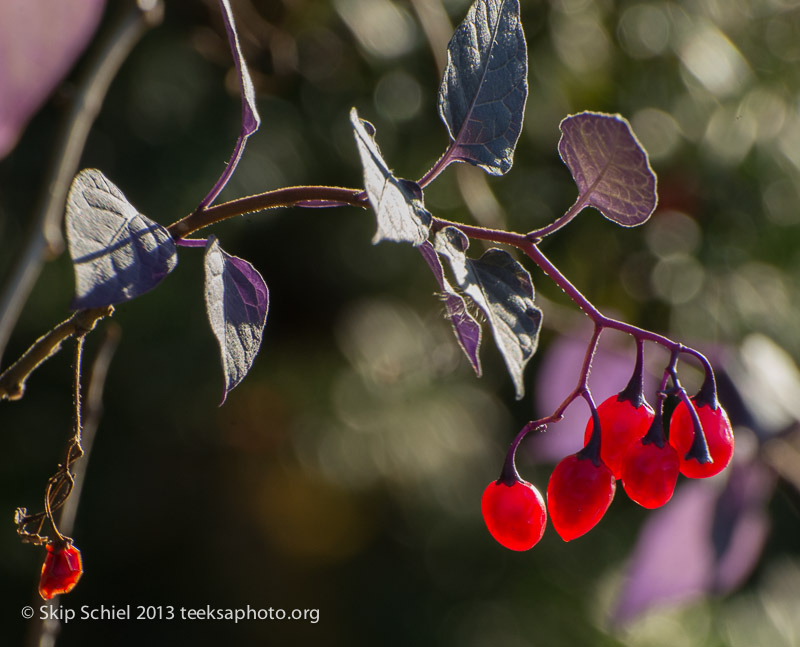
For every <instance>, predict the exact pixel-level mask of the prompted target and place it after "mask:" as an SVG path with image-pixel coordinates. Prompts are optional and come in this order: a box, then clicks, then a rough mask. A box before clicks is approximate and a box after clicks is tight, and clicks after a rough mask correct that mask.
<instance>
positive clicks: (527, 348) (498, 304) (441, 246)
mask: <svg viewBox="0 0 800 647" xmlns="http://www.w3.org/2000/svg"><path fill="white" fill-rule="evenodd" d="M467 247H469V240H468V239H467V237H466V236H465V235H464V234H463V233H461V232H460V231H459V230H458V229H456V228H455V227H445V228H444V229H442V230H441V231H439V232H438V233H437V234H436V239H435V249H436V251H437V252H438V253H439V254H441V255H442V256H444V257H445V258H447V260H448V261H449V262H450V267H451V268H452V270H453V276H455V279H456V283H457V284H458V287H459V288H460V289H461V291H462V292H464V293H465V294H466V295H467V296H469V297H470V298H471V299H472V300H473V301H474V302H475V304H476V305H477V306H478V307H479V308H480V309H481V310H482V311H483V313H484V314H485V315H486V318H487V320H488V322H489V326H490V327H491V329H492V335H493V336H494V341H495V344H496V345H497V348H498V350H499V351H500V354H501V355H502V356H503V360H504V361H505V363H506V368H507V369H508V373H509V375H510V376H511V380H512V381H513V383H514V388H515V390H516V395H517V399H520V398H522V396H523V394H524V392H525V386H524V384H523V381H522V374H523V372H524V370H525V365H526V364H527V363H528V360H530V358H531V357H533V354H534V353H535V352H536V347H537V346H538V344H539V332H540V331H541V328H542V311H541V310H539V308H537V307H536V305H535V304H534V302H533V299H534V293H533V282H532V281H531V275H530V274H528V271H527V270H526V269H525V268H524V267H522V265H520V264H519V263H518V262H517V261H515V260H514V259H513V258H512V257H511V255H510V254H509V253H508V252H506V251H503V250H502V249H496V248H493V249H489V250H487V251H486V252H484V254H483V256H481V257H480V258H479V259H477V260H475V259H471V258H468V257H467V256H466V254H465V252H466V250H467Z"/></svg>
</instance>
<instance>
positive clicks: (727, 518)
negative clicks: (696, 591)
mask: <svg viewBox="0 0 800 647" xmlns="http://www.w3.org/2000/svg"><path fill="white" fill-rule="evenodd" d="M774 490H775V474H774V473H773V472H772V471H771V470H769V469H768V468H767V467H766V466H765V465H764V464H763V463H760V462H757V461H752V462H749V463H736V464H734V465H733V468H732V469H731V472H730V474H729V475H728V482H727V485H726V486H725V489H724V490H723V491H722V493H721V494H720V496H719V498H718V499H717V506H716V510H715V514H714V525H713V526H712V533H711V539H712V542H713V544H714V549H715V553H716V555H717V563H716V567H715V569H714V581H713V584H712V586H713V589H712V590H713V592H715V593H730V592H731V591H733V590H734V589H736V588H738V587H739V586H741V585H742V584H743V583H744V581H745V580H746V579H747V577H748V576H749V575H750V573H752V572H753V569H754V568H755V566H756V563H757V562H758V559H759V558H760V557H761V553H762V550H763V548H764V544H765V542H766V539H767V535H768V534H769V529H770V520H769V513H768V511H767V507H766V506H767V502H768V501H769V499H770V497H771V496H772V493H773V492H774Z"/></svg>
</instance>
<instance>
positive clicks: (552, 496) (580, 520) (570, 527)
mask: <svg viewBox="0 0 800 647" xmlns="http://www.w3.org/2000/svg"><path fill="white" fill-rule="evenodd" d="M616 487H617V484H616V481H615V480H614V475H613V474H612V473H611V470H610V469H608V467H607V466H606V465H605V464H604V463H602V462H600V463H599V464H598V465H595V464H594V463H593V462H592V460H591V459H589V458H582V457H580V456H579V455H578V454H573V455H572V456H567V457H566V458H565V459H563V460H562V461H561V462H560V463H559V464H558V465H556V467H555V469H554V470H553V473H552V474H551V475H550V482H549V483H548V485H547V507H548V508H550V519H551V520H552V522H553V527H554V528H555V529H556V532H557V533H558V534H559V535H560V536H561V538H562V539H563V540H564V541H570V540H572V539H575V538H576V537H580V536H581V535H583V534H585V533H587V532H589V531H590V530H591V529H592V528H594V526H595V525H597V522H598V521H600V519H602V518H603V515H604V514H605V513H606V510H608V506H610V505H611V501H612V500H613V499H614V492H615V490H616Z"/></svg>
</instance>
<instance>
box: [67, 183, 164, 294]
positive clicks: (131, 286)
mask: <svg viewBox="0 0 800 647" xmlns="http://www.w3.org/2000/svg"><path fill="white" fill-rule="evenodd" d="M65 224H66V229H67V240H68V243H69V253H70V256H71V257H72V263H73V265H74V267H75V298H74V299H73V301H72V307H73V308H74V309H82V308H95V307H98V306H105V305H113V304H115V303H120V302H122V301H129V300H131V299H133V298H134V297H138V296H139V295H141V294H144V293H145V292H147V291H149V290H152V289H153V288H154V287H156V286H157V285H158V284H159V283H160V282H161V281H162V280H163V279H164V277H165V276H166V275H167V274H169V273H170V272H171V271H172V270H173V269H175V266H176V265H177V264H178V256H177V254H176V252H175V244H174V243H173V241H172V237H171V236H170V234H169V232H168V231H167V230H166V229H165V228H164V227H162V226H161V225H159V224H158V223H156V222H153V221H152V220H150V219H149V218H147V217H146V216H143V215H142V214H140V213H139V212H138V211H137V210H136V208H135V207H133V205H131V203H130V202H128V200H127V199H126V198H125V196H124V195H123V194H122V191H120V190H119V189H118V188H117V187H116V186H114V184H112V183H111V182H110V181H109V180H108V179H107V178H106V177H105V176H104V175H103V174H102V173H101V172H100V171H98V170H97V169H84V170H83V171H81V172H80V173H78V175H76V176H75V179H74V180H73V181H72V186H71V187H70V190H69V195H68V196H67V210H66V216H65Z"/></svg>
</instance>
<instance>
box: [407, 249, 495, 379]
mask: <svg viewBox="0 0 800 647" xmlns="http://www.w3.org/2000/svg"><path fill="white" fill-rule="evenodd" d="M417 249H419V252H420V254H422V257H423V258H424V259H425V261H426V262H427V263H428V265H429V266H430V268H431V271H432V272H433V275H434V276H435V277H436V282H437V283H438V284H439V287H440V288H441V290H442V292H444V305H445V308H447V318H448V319H450V323H451V324H452V325H453V332H454V333H455V336H456V339H457V340H458V344H459V346H461V350H463V351H464V354H465V355H466V356H467V359H468V360H469V363H470V364H472V368H473V369H475V373H476V375H477V376H478V377H480V375H481V360H480V357H479V356H478V351H479V350H480V345H481V325H480V324H479V323H478V322H477V321H476V320H475V317H473V316H472V315H471V314H470V313H469V310H467V304H466V303H465V302H464V297H462V296H461V295H460V294H459V293H458V292H456V291H455V290H454V289H453V287H452V286H451V285H450V282H449V281H448V280H447V277H446V276H445V275H444V270H443V268H442V263H441V261H440V260H439V255H438V254H437V253H436V250H434V248H433V245H431V244H430V242H429V241H427V240H426V241H425V242H424V243H422V244H421V245H420V246H419V247H418V248H417Z"/></svg>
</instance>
